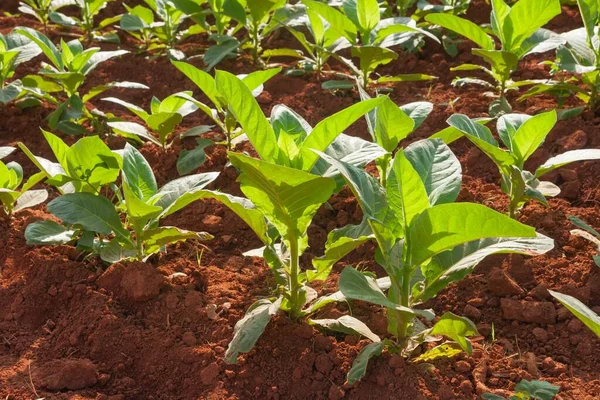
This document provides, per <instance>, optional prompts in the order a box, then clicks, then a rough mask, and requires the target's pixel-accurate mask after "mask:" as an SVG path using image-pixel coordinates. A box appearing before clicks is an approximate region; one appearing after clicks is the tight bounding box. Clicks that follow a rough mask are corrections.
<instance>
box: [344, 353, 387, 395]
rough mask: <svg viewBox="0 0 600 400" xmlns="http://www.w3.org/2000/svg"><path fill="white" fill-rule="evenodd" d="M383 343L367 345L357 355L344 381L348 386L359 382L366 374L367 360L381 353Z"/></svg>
mask: <svg viewBox="0 0 600 400" xmlns="http://www.w3.org/2000/svg"><path fill="white" fill-rule="evenodd" d="M383 347H384V343H383V342H375V343H369V344H368V345H366V346H365V347H363V349H362V350H361V351H360V353H358V356H357V357H356V359H355V360H354V362H353V363H352V368H350V371H348V377H347V378H346V380H347V381H348V383H349V384H351V385H352V384H353V383H354V382H356V381H359V380H360V379H361V378H362V377H364V376H365V374H366V373H367V365H368V363H369V360H370V359H371V358H373V357H377V356H380V355H381V352H382V351H383Z"/></svg>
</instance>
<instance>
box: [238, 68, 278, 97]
mask: <svg viewBox="0 0 600 400" xmlns="http://www.w3.org/2000/svg"><path fill="white" fill-rule="evenodd" d="M280 72H281V67H279V68H271V69H265V70H262V71H254V72H251V73H249V74H248V75H246V76H244V77H243V78H242V82H244V83H245V84H246V86H247V87H248V89H250V91H251V92H254V90H255V89H257V88H259V87H261V86H262V85H263V83H265V82H266V81H268V80H269V79H271V78H272V77H274V76H275V75H277V74H278V73H280Z"/></svg>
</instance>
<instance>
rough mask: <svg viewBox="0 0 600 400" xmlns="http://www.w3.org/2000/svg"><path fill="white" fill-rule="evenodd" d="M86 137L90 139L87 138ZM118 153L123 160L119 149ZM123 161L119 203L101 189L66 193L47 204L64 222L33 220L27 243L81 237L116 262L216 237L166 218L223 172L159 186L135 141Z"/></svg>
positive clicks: (90, 248) (84, 246)
mask: <svg viewBox="0 0 600 400" xmlns="http://www.w3.org/2000/svg"><path fill="white" fill-rule="evenodd" d="M85 139H88V138H84V139H81V140H85ZM73 153H74V154H75V156H76V157H79V158H81V157H85V156H86V155H87V154H86V153H85V152H84V151H79V149H77V150H76V151H74V152H73ZM115 157H118V158H119V160H121V157H120V156H117V155H116V154H115ZM120 166H122V171H121V187H120V188H118V187H116V186H114V185H113V187H112V189H113V191H114V195H113V196H112V198H116V199H117V205H115V204H113V200H112V199H110V198H108V197H105V196H104V195H102V194H100V193H98V194H95V193H90V192H75V193H67V194H64V195H62V196H60V197H58V198H56V199H54V200H53V201H51V202H50V203H48V205H47V209H48V211H49V212H50V213H51V214H52V215H54V216H55V217H57V218H58V219H60V220H61V221H62V224H58V223H56V222H54V221H50V220H46V221H39V222H34V223H32V224H30V225H28V226H27V228H26V230H25V238H26V239H27V243H28V244H37V245H53V244H64V243H70V242H74V241H77V246H78V247H79V248H81V249H84V250H88V251H91V252H92V253H96V254H99V256H100V257H101V258H102V260H104V261H105V262H108V263H114V262H117V261H121V260H123V259H136V260H139V261H143V260H146V259H147V258H148V257H149V256H150V255H152V254H155V253H157V252H159V251H164V249H165V247H166V246H167V245H170V244H173V243H177V242H182V241H186V240H192V239H196V240H207V239H210V238H212V237H211V236H210V235H208V234H207V233H204V232H192V231H186V230H183V229H179V228H177V227H174V226H160V220H161V219H162V218H164V217H166V216H168V215H170V214H172V213H173V212H175V211H178V210H180V209H182V208H184V207H185V206H187V205H188V204H190V203H191V202H190V201H189V195H190V193H193V192H194V191H199V190H202V189H203V188H204V187H205V186H206V185H208V184H209V183H210V182H212V181H213V180H215V179H216V177H217V176H218V173H207V174H198V175H192V176H188V177H185V178H180V179H177V180H174V181H171V182H169V183H167V184H166V185H165V186H163V187H162V188H160V189H158V187H157V184H156V179H155V177H154V174H153V172H152V169H151V167H150V165H149V164H148V163H147V161H146V160H145V159H144V157H143V156H142V155H141V154H140V153H139V152H138V151H137V150H136V149H135V148H134V147H132V146H130V145H126V147H125V149H124V150H123V151H122V164H121V165H120ZM117 171H118V170H117Z"/></svg>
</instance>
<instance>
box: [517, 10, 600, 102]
mask: <svg viewBox="0 0 600 400" xmlns="http://www.w3.org/2000/svg"><path fill="white" fill-rule="evenodd" d="M577 5H578V6H579V12H580V14H581V18H582V19H583V25H584V27H582V28H577V29H574V30H572V31H569V32H565V33H562V34H561V35H560V38H561V39H562V40H563V43H562V44H560V45H559V46H558V48H557V49H556V60H554V61H548V62H546V64H549V65H550V66H551V73H553V74H555V73H561V72H566V73H569V74H573V75H575V76H573V77H571V78H570V79H567V80H551V81H545V82H543V83H539V84H536V85H534V86H533V87H532V88H531V89H530V90H529V91H528V92H527V93H525V94H524V95H523V96H522V98H527V97H530V96H533V95H537V94H540V93H548V94H552V95H555V96H557V97H558V99H559V106H560V105H562V104H560V103H562V101H563V100H564V98H566V97H568V96H570V95H573V94H574V95H575V96H577V97H578V98H579V99H580V100H582V101H583V102H584V103H585V104H586V105H587V107H588V108H589V109H590V110H592V111H598V108H599V107H600V97H599V96H598V92H599V90H600V79H599V75H600V44H599V42H598V36H597V32H598V27H599V26H600V13H599V11H598V4H597V2H596V1H594V0H577Z"/></svg>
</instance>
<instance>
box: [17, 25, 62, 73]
mask: <svg viewBox="0 0 600 400" xmlns="http://www.w3.org/2000/svg"><path fill="white" fill-rule="evenodd" d="M14 32H15V33H18V34H20V35H23V36H25V37H27V38H29V39H31V40H32V41H33V42H35V44H37V45H38V46H39V48H40V49H41V50H42V52H43V53H44V55H45V56H46V57H48V59H49V60H50V62H51V63H52V64H53V65H54V66H55V67H56V69H58V70H62V69H63V62H62V57H61V55H60V52H59V51H58V49H57V48H56V46H54V44H53V43H52V41H51V40H50V39H48V37H46V36H45V35H44V34H42V33H40V32H38V31H36V30H34V29H31V28H25V27H19V28H16V29H15V30H14Z"/></svg>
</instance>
